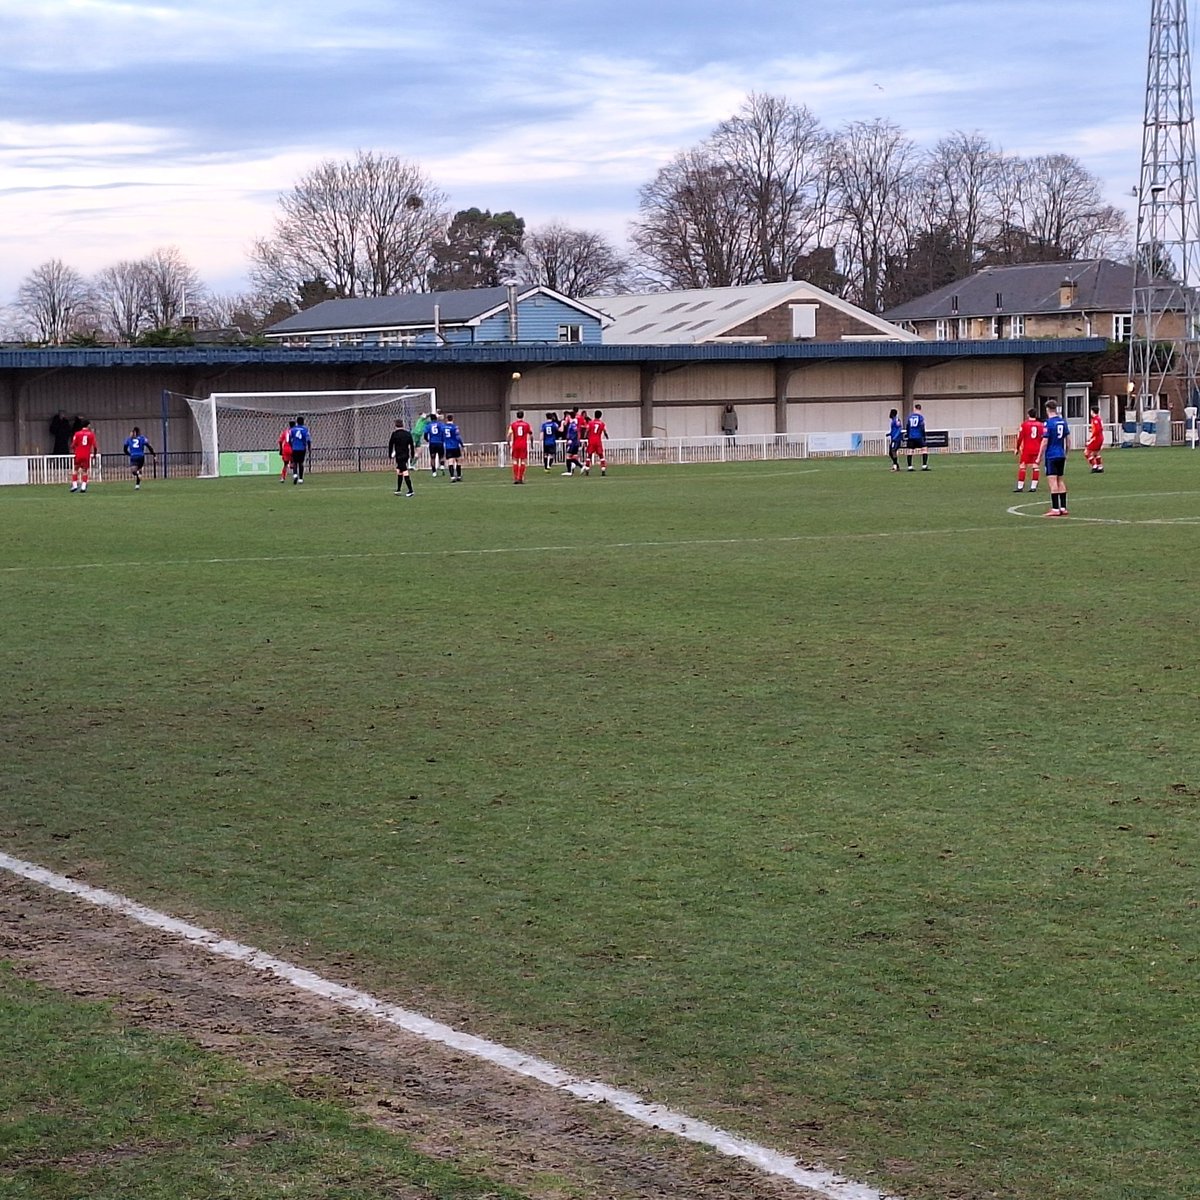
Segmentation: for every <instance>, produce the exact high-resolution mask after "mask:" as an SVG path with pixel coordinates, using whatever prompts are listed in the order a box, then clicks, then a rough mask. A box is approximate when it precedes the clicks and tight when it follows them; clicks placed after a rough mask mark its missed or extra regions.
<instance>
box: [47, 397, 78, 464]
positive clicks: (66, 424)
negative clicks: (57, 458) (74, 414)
mask: <svg viewBox="0 0 1200 1200" xmlns="http://www.w3.org/2000/svg"><path fill="white" fill-rule="evenodd" d="M73 432H74V430H73V429H72V428H71V418H70V417H68V416H67V414H66V413H65V412H63V410H62V409H61V408H60V409H59V410H58V412H56V413H55V414H54V416H52V417H51V418H50V453H51V454H70V453H71V434H72V433H73Z"/></svg>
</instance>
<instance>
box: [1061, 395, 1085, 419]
mask: <svg viewBox="0 0 1200 1200" xmlns="http://www.w3.org/2000/svg"><path fill="white" fill-rule="evenodd" d="M1065 402H1066V406H1067V420H1068V421H1082V420H1083V419H1084V417H1085V416H1087V402H1088V394H1087V392H1072V391H1068V392H1067V394H1066V397H1065Z"/></svg>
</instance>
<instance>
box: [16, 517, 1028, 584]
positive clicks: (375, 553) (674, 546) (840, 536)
mask: <svg viewBox="0 0 1200 1200" xmlns="http://www.w3.org/2000/svg"><path fill="white" fill-rule="evenodd" d="M1011 528H1012V526H1011V525H1010V524H1004V525H966V526H961V525H960V526H957V527H956V528H953V529H883V530H871V531H868V532H866V533H844V532H843V533H797V534H782V535H780V536H779V537H728V538H679V539H677V540H668V539H661V540H655V541H644V542H603V543H599V544H597V545H594V546H593V545H588V546H584V547H582V548H581V547H580V546H579V544H578V543H577V542H576V543H566V544H563V545H559V546H479V547H474V548H470V547H467V548H461V549H449V550H447V549H440V550H361V551H353V552H343V551H330V552H329V553H328V554H251V555H245V556H243V557H238V558H146V559H132V560H130V559H123V560H121V561H119V562H118V561H115V560H114V561H113V562H91V563H57V564H45V563H26V564H25V565H23V566H16V567H0V575H15V574H19V573H27V574H28V573H41V572H45V571H99V570H103V569H105V568H113V567H116V568H119V569H120V570H123V571H124V570H130V569H133V568H136V567H198V566H239V565H241V564H244V563H276V562H336V561H342V560H352V559H387V558H464V557H480V556H485V555H489V554H555V553H565V552H571V553H582V554H589V555H590V554H594V553H595V552H596V551H597V550H678V549H686V548H687V547H689V546H780V545H787V544H791V543H797V542H861V541H875V540H879V539H887V538H903V537H944V536H946V535H953V536H958V535H961V534H964V533H999V532H1003V531H1005V530H1008V529H1011Z"/></svg>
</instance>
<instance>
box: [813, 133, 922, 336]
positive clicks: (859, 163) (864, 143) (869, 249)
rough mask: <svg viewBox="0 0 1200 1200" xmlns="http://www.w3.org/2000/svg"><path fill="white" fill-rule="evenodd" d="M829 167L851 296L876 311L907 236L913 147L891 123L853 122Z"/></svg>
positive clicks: (914, 160)
mask: <svg viewBox="0 0 1200 1200" xmlns="http://www.w3.org/2000/svg"><path fill="white" fill-rule="evenodd" d="M831 169H832V173H833V186H834V194H835V198H836V201H837V205H838V210H839V215H840V219H841V234H842V236H841V242H842V251H843V254H844V256H845V263H846V268H847V270H846V273H847V275H848V276H849V277H850V281H851V291H852V295H853V297H854V299H856V300H857V302H858V303H859V304H861V305H862V306H863V307H864V308H866V309H868V310H869V311H871V312H879V311H881V308H882V305H883V303H884V301H885V299H886V298H887V295H888V272H889V270H894V269H895V267H896V265H897V264H898V263H902V262H903V257H904V250H905V247H906V245H907V243H908V240H909V222H910V204H911V201H912V185H913V182H914V177H915V174H916V169H917V148H916V146H915V144H914V143H913V142H912V141H911V140H910V139H909V138H908V137H907V135H906V134H905V133H904V132H903V131H902V130H901V129H900V128H899V127H898V126H896V125H893V124H892V123H891V122H890V121H885V120H881V119H875V120H872V121H852V122H851V123H850V124H849V125H847V126H846V127H845V128H844V129H843V130H842V131H841V132H840V134H839V135H838V138H837V143H836V146H835V149H834V152H833V154H832V156H831Z"/></svg>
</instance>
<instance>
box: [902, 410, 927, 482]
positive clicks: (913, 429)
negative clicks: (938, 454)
mask: <svg viewBox="0 0 1200 1200" xmlns="http://www.w3.org/2000/svg"><path fill="white" fill-rule="evenodd" d="M904 433H905V436H906V437H907V439H908V455H907V457H908V469H909V470H910V471H911V470H912V469H913V464H912V460H913V451H914V450H919V451H920V452H921V470H922V471H928V470H929V450H928V449H927V448H926V446H925V414H924V413H923V412H922V411H921V406H920V405H919V404H914V405H913V407H912V412H910V413H909V414H908V418H907V420H906V421H905V422H904Z"/></svg>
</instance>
